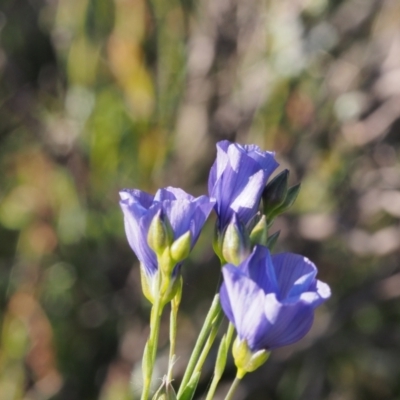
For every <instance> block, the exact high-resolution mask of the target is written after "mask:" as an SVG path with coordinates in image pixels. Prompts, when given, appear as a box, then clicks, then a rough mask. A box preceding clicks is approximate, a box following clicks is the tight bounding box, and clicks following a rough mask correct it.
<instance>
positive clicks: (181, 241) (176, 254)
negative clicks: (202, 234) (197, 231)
mask: <svg viewBox="0 0 400 400" xmlns="http://www.w3.org/2000/svg"><path fill="white" fill-rule="evenodd" d="M191 244H192V234H191V232H190V231H187V232H186V233H184V234H183V235H182V236H181V237H179V238H178V239H176V240H175V241H174V242H173V243H172V245H171V249H170V253H171V257H172V258H173V259H174V260H175V261H176V262H177V263H178V262H180V261H182V260H184V259H185V258H187V257H188V255H189V253H190V247H191Z"/></svg>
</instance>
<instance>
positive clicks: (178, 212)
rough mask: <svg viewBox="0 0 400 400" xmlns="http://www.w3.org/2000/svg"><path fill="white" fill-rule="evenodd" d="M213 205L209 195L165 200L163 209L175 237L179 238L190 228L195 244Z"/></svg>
mask: <svg viewBox="0 0 400 400" xmlns="http://www.w3.org/2000/svg"><path fill="white" fill-rule="evenodd" d="M213 205H214V200H210V199H209V198H208V197H207V196H201V197H199V198H197V199H195V200H193V201H189V200H173V201H170V200H164V201H163V203H162V207H163V211H164V212H165V214H166V216H167V218H168V220H169V222H170V224H171V226H172V230H173V232H174V239H177V238H178V237H180V236H181V235H183V234H184V233H186V232H187V231H188V230H190V232H191V234H192V246H193V245H194V244H195V242H196V241H197V238H198V237H199V235H200V231H201V229H202V228H203V225H204V223H205V222H206V219H207V218H208V216H209V214H210V212H211V210H212V208H213Z"/></svg>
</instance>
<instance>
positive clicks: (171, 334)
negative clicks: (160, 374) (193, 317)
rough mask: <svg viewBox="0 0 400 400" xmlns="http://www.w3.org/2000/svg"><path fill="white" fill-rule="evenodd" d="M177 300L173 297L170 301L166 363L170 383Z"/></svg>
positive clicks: (173, 354)
mask: <svg viewBox="0 0 400 400" xmlns="http://www.w3.org/2000/svg"><path fill="white" fill-rule="evenodd" d="M179 303H180V302H179V299H178V297H177V296H175V297H174V298H173V299H172V301H171V315H170V323H169V342H170V344H169V346H170V347H169V361H168V375H167V380H168V382H171V381H172V368H173V367H174V362H175V347H176V331H177V318H178V310H179Z"/></svg>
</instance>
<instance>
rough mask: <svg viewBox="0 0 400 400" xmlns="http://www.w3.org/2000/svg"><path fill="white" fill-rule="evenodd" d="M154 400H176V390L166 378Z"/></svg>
mask: <svg viewBox="0 0 400 400" xmlns="http://www.w3.org/2000/svg"><path fill="white" fill-rule="evenodd" d="M152 400H176V393H175V390H174V388H173V386H172V385H171V382H170V381H169V380H168V378H167V377H166V376H164V378H163V382H162V384H161V386H160V387H159V388H158V390H157V392H156V393H155V394H154V396H153V399H152Z"/></svg>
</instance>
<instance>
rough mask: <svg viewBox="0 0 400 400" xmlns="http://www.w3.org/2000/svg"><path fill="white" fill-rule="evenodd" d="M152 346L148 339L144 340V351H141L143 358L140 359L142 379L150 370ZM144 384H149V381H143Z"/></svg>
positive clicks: (148, 374)
mask: <svg viewBox="0 0 400 400" xmlns="http://www.w3.org/2000/svg"><path fill="white" fill-rule="evenodd" d="M152 353H153V352H152V348H151V347H150V346H149V341H147V342H146V345H145V346H144V352H143V359H142V374H143V379H146V377H148V376H150V372H151V370H152V364H153V361H152ZM143 383H144V384H150V382H143Z"/></svg>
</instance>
